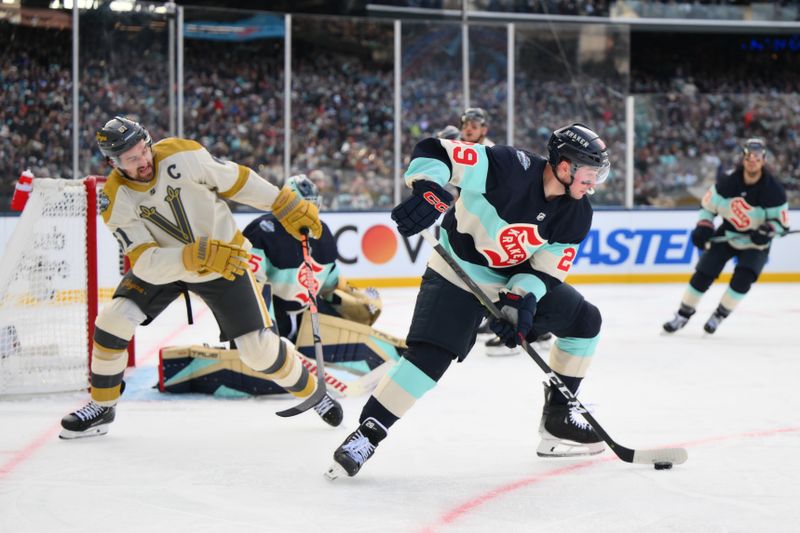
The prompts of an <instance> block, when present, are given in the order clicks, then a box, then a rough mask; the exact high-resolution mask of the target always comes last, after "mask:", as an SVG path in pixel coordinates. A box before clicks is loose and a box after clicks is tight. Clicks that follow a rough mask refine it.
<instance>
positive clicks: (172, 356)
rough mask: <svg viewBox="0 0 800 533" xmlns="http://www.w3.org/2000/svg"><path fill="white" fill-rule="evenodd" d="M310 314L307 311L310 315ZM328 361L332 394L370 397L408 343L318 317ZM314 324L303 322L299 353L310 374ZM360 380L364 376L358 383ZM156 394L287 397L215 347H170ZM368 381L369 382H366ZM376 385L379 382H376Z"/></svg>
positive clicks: (161, 366) (161, 361)
mask: <svg viewBox="0 0 800 533" xmlns="http://www.w3.org/2000/svg"><path fill="white" fill-rule="evenodd" d="M306 313H307V311H306ZM319 318H320V335H321V338H322V344H323V353H324V360H325V362H326V365H327V364H329V366H330V367H331V368H332V369H338V370H345V371H346V372H339V373H336V375H333V374H332V373H331V372H326V373H325V383H326V384H327V386H328V388H329V389H331V390H333V391H335V392H336V393H337V394H339V395H340V396H345V395H358V394H362V393H364V392H366V391H365V390H363V389H364V388H365V383H371V384H372V385H374V383H372V381H373V380H372V379H371V378H367V376H370V375H372V374H373V373H375V374H376V375H377V373H380V374H382V373H383V372H385V370H386V369H387V367H388V366H389V365H384V363H386V362H389V363H390V364H393V363H394V361H396V360H398V359H399V358H400V356H401V355H402V354H403V353H404V352H405V350H406V345H405V343H404V342H403V341H402V340H401V339H398V338H396V337H393V336H391V335H388V334H386V333H383V332H380V331H377V330H375V329H373V328H371V327H369V326H365V325H362V324H358V323H355V322H352V321H349V320H344V319H342V318H338V317H334V316H330V315H320V317H319ZM310 324H311V320H310V319H309V320H303V321H302V325H301V328H300V331H299V332H298V336H297V346H296V348H297V350H298V351H299V352H300V353H301V354H302V355H303V356H304V358H303V365H304V366H306V368H308V370H309V372H314V371H315V370H316V363H315V362H314V341H313V335H312V334H311V326H310ZM358 376H363V377H361V378H359V377H358ZM158 377H159V379H158V388H159V390H160V391H161V392H171V393H192V392H194V393H202V394H212V395H214V396H217V397H222V398H237V397H246V396H262V395H269V394H284V393H285V392H286V391H285V390H284V389H282V388H281V387H279V386H277V385H275V384H274V383H273V382H271V381H269V380H267V379H265V377H264V375H263V374H262V373H259V372H255V371H253V370H251V369H250V368H249V367H247V366H246V365H243V364H242V363H241V360H240V359H239V354H238V350H235V349H228V348H225V347H215V346H200V345H193V346H170V347H165V348H162V349H161V351H160V353H159V368H158ZM365 378H366V379H365ZM374 381H375V382H377V379H376V380H374Z"/></svg>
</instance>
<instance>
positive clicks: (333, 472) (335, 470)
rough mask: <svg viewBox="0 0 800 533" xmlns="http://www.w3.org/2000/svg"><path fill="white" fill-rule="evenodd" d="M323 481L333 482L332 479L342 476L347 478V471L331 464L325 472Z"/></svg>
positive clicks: (338, 465) (340, 466)
mask: <svg viewBox="0 0 800 533" xmlns="http://www.w3.org/2000/svg"><path fill="white" fill-rule="evenodd" d="M323 475H324V476H325V479H327V480H328V481H333V480H334V479H336V478H338V477H341V476H344V477H347V471H346V470H345V469H344V468H342V465H340V464H339V463H333V464H332V465H331V466H329V467H328V469H327V470H326V471H325V474H323Z"/></svg>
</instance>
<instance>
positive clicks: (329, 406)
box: [314, 394, 344, 427]
mask: <svg viewBox="0 0 800 533" xmlns="http://www.w3.org/2000/svg"><path fill="white" fill-rule="evenodd" d="M314 410H315V411H316V412H317V414H318V415H319V416H320V417H321V418H322V420H324V421H325V422H326V423H327V424H330V425H331V426H333V427H336V426H338V425H339V424H341V423H342V418H344V413H343V412H342V405H341V404H340V403H339V402H337V401H336V400H334V399H333V398H331V396H330V394H326V395H325V396H324V397H323V398H322V399H321V400H320V401H319V403H317V405H315V406H314Z"/></svg>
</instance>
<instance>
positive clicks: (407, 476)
mask: <svg viewBox="0 0 800 533" xmlns="http://www.w3.org/2000/svg"><path fill="white" fill-rule="evenodd" d="M578 289H579V290H580V291H581V292H582V293H584V295H586V297H587V298H588V299H589V300H590V301H592V302H593V303H595V304H596V305H598V307H599V308H600V309H601V311H602V313H603V318H604V331H603V337H602V339H601V342H600V344H599V347H598V351H597V354H596V356H595V358H594V362H593V363H592V367H591V368H590V371H589V377H588V378H587V379H586V381H585V384H584V387H583V389H582V391H581V394H580V398H581V400H582V401H583V402H584V403H585V404H590V405H592V406H593V413H594V415H595V417H596V418H597V419H598V421H599V422H600V423H601V424H602V425H603V427H604V428H605V429H606V430H607V431H608V432H609V433H610V434H611V435H612V437H613V438H614V439H615V440H617V441H618V442H619V443H620V444H623V445H625V446H628V447H632V448H650V447H658V446H686V447H687V448H688V451H689V460H688V461H687V462H686V463H685V464H683V465H676V466H675V467H674V468H673V469H671V470H664V471H656V470H654V469H653V468H652V467H648V466H642V465H631V464H627V463H623V462H621V461H619V460H618V459H616V457H615V456H614V455H613V454H612V453H611V452H609V451H606V452H605V453H604V454H602V455H599V456H595V457H592V458H587V459H566V460H563V459H562V460H553V459H541V458H538V457H537V456H536V453H535V449H536V445H537V443H538V438H537V433H536V430H537V425H538V420H539V414H540V412H541V404H542V386H541V381H542V377H543V376H542V373H541V371H540V370H539V369H538V367H536V366H535V365H534V364H533V362H532V361H530V360H529V358H528V357H527V356H526V355H517V356H511V357H500V358H490V357H487V356H486V355H485V354H484V353H483V351H482V346H481V345H480V343H479V344H478V345H477V346H476V348H475V349H474V350H473V352H472V353H471V354H470V356H469V357H468V358H467V360H466V361H465V362H464V363H463V364H458V365H454V366H453V367H452V368H451V369H450V370H449V371H448V372H447V374H446V375H445V377H444V378H443V380H442V381H441V383H440V384H439V385H438V386H437V387H436V388H435V389H434V390H433V391H431V392H430V393H429V394H428V395H427V396H426V397H424V398H423V399H422V400H420V402H418V404H417V405H416V406H414V408H413V409H412V410H411V411H410V412H409V413H408V414H407V416H406V417H405V418H404V419H402V420H401V421H400V422H399V423H398V424H396V425H395V426H394V427H393V428H392V429H391V431H390V434H389V437H388V438H387V439H386V440H385V441H384V442H383V443H382V444H381V445H380V447H379V448H378V450H377V452H376V454H375V456H374V457H373V458H372V459H371V460H370V461H369V463H367V465H366V466H365V467H364V469H363V470H362V471H361V473H360V474H359V475H358V476H357V477H355V478H352V479H349V478H345V479H339V480H337V481H335V482H329V481H327V480H325V479H324V478H323V475H322V474H323V472H324V471H325V469H326V468H327V467H328V465H329V464H330V461H331V454H332V452H333V450H334V449H335V448H336V447H337V446H338V445H339V443H340V442H341V441H342V440H343V439H344V438H345V437H346V436H347V434H348V433H349V432H350V431H351V430H352V429H353V428H354V427H355V425H356V421H357V418H358V415H359V411H360V409H361V406H362V405H363V403H364V401H365V400H366V398H365V397H362V398H352V399H347V400H345V401H344V402H343V405H344V408H345V423H344V424H343V426H342V427H340V428H335V429H334V428H329V427H328V426H326V425H325V424H324V423H323V422H322V421H321V420H319V419H318V417H317V416H316V414H314V413H313V412H309V413H306V414H303V415H300V416H297V417H294V418H290V419H282V418H279V417H277V416H275V414H274V413H275V411H278V410H281V409H284V408H286V407H288V406H290V405H293V404H294V403H296V402H297V400H295V399H293V398H290V397H286V398H274V397H271V398H258V399H245V400H219V399H213V398H209V397H203V396H194V395H178V396H170V395H163V394H160V393H158V392H157V391H155V390H153V389H152V386H153V385H154V384H155V383H156V380H157V376H156V369H155V363H156V359H157V353H158V347H159V346H161V345H165V344H190V343H197V342H203V341H207V342H214V341H215V340H216V329H215V326H214V323H213V318H212V317H211V314H210V313H209V312H208V311H207V310H206V309H204V308H203V307H202V305H201V304H199V303H197V302H196V303H195V305H194V307H195V319H196V324H195V325H193V326H187V325H185V314H184V313H185V312H184V306H183V302H182V301H178V302H176V303H175V304H174V305H173V306H171V307H170V308H169V309H168V310H167V311H166V312H165V313H164V314H163V315H162V316H161V317H159V318H158V319H157V320H156V321H155V322H154V323H153V324H152V325H150V326H148V327H145V328H140V329H139V330H138V331H137V343H138V345H137V348H138V354H139V366H138V367H137V368H136V369H132V370H130V371H129V372H128V374H127V376H126V381H127V382H128V385H129V387H128V390H126V392H125V395H124V398H123V401H122V402H121V403H120V405H119V407H118V409H117V420H116V422H114V424H113V425H112V426H111V430H110V432H109V434H108V435H106V436H104V437H98V438H92V439H86V440H80V441H60V440H59V439H58V438H57V434H58V430H59V420H60V418H61V416H62V415H64V414H65V413H67V412H69V411H71V410H73V409H75V408H77V407H79V406H81V405H82V404H83V403H84V402H85V401H86V399H87V395H86V394H85V393H68V394H57V395H56V394H54V395H47V396H42V397H33V398H32V397H27V398H13V399H9V398H6V399H2V400H0V423H1V424H2V428H0V531H2V532H9V533H10V532H15V533H16V532H56V531H57V532H70V531H76V532H77V531H81V532H85V531H87V530H92V529H96V528H98V527H99V528H102V529H109V530H112V531H114V532H115V533H122V532H142V531H154V532H158V531H169V532H193V533H200V532H209V533H210V532H214V533H218V532H228V531H231V532H234V531H267V532H271V531H276V532H288V531H291V532H313V531H320V532H340V531H341V532H344V531H347V532H365V533H366V532H370V533H371V532H376V531H383V532H422V531H428V532H432V531H442V532H447V531H453V532H479V531H480V532H482V531H492V532H495V531H497V532H517V531H519V532H522V531H525V532H530V531H557V532H564V533H567V532H569V533H577V532H591V533H600V532H615V533H617V532H627V531H640V532H645V531H646V532H703V533H706V532H716V531H725V532H743V533H744V532H747V533H751V532H779V531H796V530H797V529H796V528H797V522H798V520H800V510H799V509H800V507H799V506H798V503H797V502H798V498H800V481H798V477H800V476H799V475H798V473H799V472H800V466H798V465H799V464H800V460H798V451H800V415H799V414H798V413H800V394H798V386H797V377H798V376H799V375H800V357H798V353H800V351H799V350H798V347H797V344H798V339H799V338H800V336H798V328H800V303H799V302H800V284H767V283H761V284H756V285H755V286H754V288H753V290H752V291H751V293H750V294H749V295H748V296H747V297H746V298H745V300H743V302H742V303H741V305H740V306H739V308H738V309H737V310H736V311H735V312H734V313H733V314H732V315H731V316H730V318H729V319H728V320H726V321H725V322H724V323H723V324H722V325H721V326H720V328H719V330H718V331H717V333H716V334H715V335H713V336H708V335H705V334H704V333H703V330H702V325H703V322H704V321H705V319H706V318H707V316H708V315H710V314H711V312H712V311H713V309H714V308H715V307H716V305H717V303H718V301H719V297H720V295H721V294H722V291H723V289H724V287H723V286H722V285H715V286H714V287H712V289H711V290H710V291H709V293H708V294H707V295H706V297H705V299H704V300H703V301H702V303H701V305H700V308H699V310H698V313H697V315H695V317H694V318H693V319H692V320H691V321H690V322H689V324H688V325H687V326H686V328H685V329H683V330H681V331H679V332H678V333H676V334H674V335H672V336H662V335H661V334H660V331H661V323H662V322H664V321H665V320H667V319H669V318H670V317H671V316H672V313H673V312H674V311H675V309H676V308H677V306H678V302H679V299H680V296H681V294H682V291H683V285H679V284H667V285H579V286H578ZM381 292H382V295H383V298H384V311H383V314H382V315H381V318H380V320H379V321H378V323H377V324H376V326H377V327H379V328H381V329H384V330H385V331H387V332H389V333H393V334H396V335H400V336H402V335H404V334H405V332H406V329H407V328H408V324H409V322H410V319H411V312H412V309H413V305H414V299H415V295H416V291H415V290H413V289H384V290H382V291H381Z"/></svg>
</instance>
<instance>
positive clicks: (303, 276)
mask: <svg viewBox="0 0 800 533" xmlns="http://www.w3.org/2000/svg"><path fill="white" fill-rule="evenodd" d="M310 264H311V273H310V274H309V269H308V268H306V267H305V265H301V266H300V269H299V270H298V271H297V281H298V283H300V286H301V287H305V288H306V289H307V290H306V291H303V292H299V293H297V294H295V295H294V299H295V300H297V301H298V302H301V303H302V304H303V305H306V304H307V303H308V301H309V297H308V292H309V291H310V292H311V293H313V294H319V280H317V276H316V275H317V274H319V273H320V272H322V270H323V268H322V265H320V264H319V263H317V262H316V261H315V260H314V258H313V257H312V258H311V261H310Z"/></svg>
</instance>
